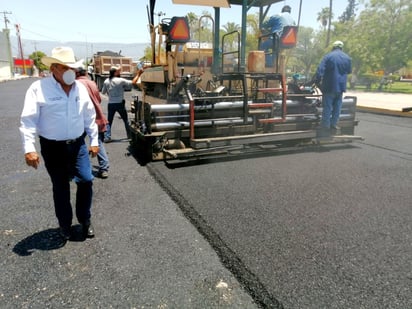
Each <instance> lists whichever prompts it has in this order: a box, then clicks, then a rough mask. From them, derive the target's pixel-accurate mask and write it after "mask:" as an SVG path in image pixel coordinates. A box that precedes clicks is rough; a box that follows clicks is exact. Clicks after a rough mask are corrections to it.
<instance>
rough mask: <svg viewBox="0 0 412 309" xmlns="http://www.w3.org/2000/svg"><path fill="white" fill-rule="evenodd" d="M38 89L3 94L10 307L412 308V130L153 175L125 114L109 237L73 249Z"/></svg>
mask: <svg viewBox="0 0 412 309" xmlns="http://www.w3.org/2000/svg"><path fill="white" fill-rule="evenodd" d="M30 82H31V81H27V82H26V81H19V82H18V81H13V82H8V83H7V85H5V84H0V102H1V107H0V108H1V114H0V117H1V118H2V121H1V125H2V126H3V127H2V128H3V132H4V133H5V135H4V137H3V141H2V148H1V151H0V153H1V156H2V158H3V162H6V164H4V166H2V167H1V168H2V169H3V170H2V172H3V173H2V175H3V176H2V178H1V179H2V189H1V200H2V208H1V210H0V211H1V217H0V218H1V219H0V222H1V230H0V239H1V249H2V250H1V253H0V254H1V255H0V258H1V262H0V263H1V264H0V269H1V270H0V275H1V276H2V279H3V280H2V283H1V284H0V307H1V308H3V307H4V308H15V307H22V308H45V307H47V308H103V307H104V308H106V307H107V308H257V307H268V308H282V307H284V308H305V309H306V308H314V309H317V308H402V309H403V308H411V307H412V297H411V296H410V295H412V291H411V290H412V288H411V278H412V276H411V272H410V269H411V262H410V258H409V257H410V256H411V254H412V252H411V251H412V248H411V246H410V244H411V242H410V235H411V228H410V219H411V216H412V214H411V211H410V202H408V201H410V198H411V195H410V189H408V188H410V185H411V177H410V175H411V173H410V167H409V164H408V162H410V161H411V159H410V158H411V155H412V150H411V148H410V143H409V144H408V143H405V141H408V136H410V129H411V124H410V120H409V119H407V118H402V119H398V118H396V120H394V119H395V118H393V117H387V118H386V117H383V118H381V117H379V116H375V115H373V114H369V113H362V114H361V115H360V118H361V122H360V125H359V127H358V128H357V129H356V133H357V134H359V135H362V136H367V137H368V138H367V139H366V140H365V141H362V142H359V143H356V144H355V145H350V146H348V147H346V146H345V147H338V148H336V150H332V151H328V150H324V151H319V152H316V151H303V152H293V153H289V154H288V155H278V156H269V157H256V158H242V159H240V160H234V159H231V160H220V161H219V160H217V161H206V162H202V163H207V164H202V163H200V162H199V163H198V164H187V165H185V164H181V165H179V164H177V165H174V166H173V165H169V166H166V165H165V164H164V163H163V162H157V163H151V164H148V165H147V166H143V167H142V166H140V165H139V164H137V163H136V161H135V160H134V158H133V157H132V156H130V154H129V153H128V149H127V145H128V143H127V141H126V140H125V139H124V137H125V132H124V128H123V124H122V121H121V119H119V118H117V117H115V120H114V126H115V127H114V129H115V131H114V134H113V138H114V140H115V141H114V142H113V143H110V144H107V145H106V147H107V150H108V151H109V156H110V158H111V162H112V168H111V171H110V176H109V178H108V179H106V180H102V179H96V181H95V184H94V188H95V204H94V225H95V228H96V233H97V235H96V238H95V239H89V240H86V241H84V240H82V239H80V238H79V237H77V236H76V235H75V237H73V239H72V240H71V241H69V242H67V243H65V244H63V243H61V241H60V240H59V239H58V237H57V230H56V227H57V226H56V220H55V217H54V215H53V207H52V203H51V195H50V184H49V179H48V176H47V174H46V173H45V170H44V166H42V167H41V168H40V169H39V170H37V171H35V170H32V169H29V168H27V167H26V166H25V164H24V162H23V155H22V152H21V145H20V142H19V137H18V130H17V127H18V116H19V113H20V111H21V107H22V100H23V99H22V98H23V96H24V91H25V89H26V88H27V86H28V84H29V83H30ZM131 94H133V93H130V94H128V96H129V97H130V95H131ZM371 97H373V96H371ZM10 128H14V129H10ZM381 132H383V133H382V134H381ZM159 184H160V186H159ZM77 228H78V227H77V226H75V227H74V232H76V231H77ZM205 238H206V239H207V241H206V240H205ZM3 248H4V249H5V250H3Z"/></svg>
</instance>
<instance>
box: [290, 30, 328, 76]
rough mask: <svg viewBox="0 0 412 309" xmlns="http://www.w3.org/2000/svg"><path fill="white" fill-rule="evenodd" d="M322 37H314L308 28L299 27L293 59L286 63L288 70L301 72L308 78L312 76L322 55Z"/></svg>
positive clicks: (313, 33)
mask: <svg viewBox="0 0 412 309" xmlns="http://www.w3.org/2000/svg"><path fill="white" fill-rule="evenodd" d="M323 39H324V38H323V36H320V35H316V33H315V31H314V30H313V29H312V28H310V27H303V26H301V27H299V36H298V42H297V44H296V48H295V49H294V51H293V53H292V55H293V58H294V59H292V60H291V61H289V62H288V68H289V69H290V71H292V72H301V73H303V74H304V75H306V76H308V77H310V76H311V75H313V74H314V72H315V70H316V68H317V66H318V64H319V62H320V59H321V58H322V56H323V54H324V49H323V47H322V46H323V44H320V42H322V41H323Z"/></svg>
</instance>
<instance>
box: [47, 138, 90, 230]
mask: <svg viewBox="0 0 412 309" xmlns="http://www.w3.org/2000/svg"><path fill="white" fill-rule="evenodd" d="M40 146H41V154H42V156H43V159H44V164H45V166H46V169H47V172H48V173H49V176H50V179H51V182H52V186H53V200H54V209H55V213H56V217H57V220H58V221H59V225H60V226H62V227H69V226H71V224H72V220H73V210H72V206H71V202H70V181H71V180H74V182H75V183H76V185H77V192H76V217H77V219H78V221H79V222H80V223H87V222H88V221H90V216H91V206H92V198H93V188H92V186H93V174H92V168H91V163H90V158H89V151H88V147H87V145H86V144H85V141H84V137H83V136H81V137H79V138H77V139H76V140H73V141H67V142H66V141H53V140H48V139H46V138H43V137H40Z"/></svg>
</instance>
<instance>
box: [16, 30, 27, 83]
mask: <svg viewBox="0 0 412 309" xmlns="http://www.w3.org/2000/svg"><path fill="white" fill-rule="evenodd" d="M15 26H16V33H17V43H18V46H19V53H20V58H21V59H22V60H23V74H24V75H26V62H25V60H24V53H23V45H22V44H21V36H20V25H19V24H16V25H15Z"/></svg>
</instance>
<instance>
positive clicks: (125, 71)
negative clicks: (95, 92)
mask: <svg viewBox="0 0 412 309" xmlns="http://www.w3.org/2000/svg"><path fill="white" fill-rule="evenodd" d="M92 65H93V69H94V72H93V79H94V80H95V81H96V84H97V87H98V88H99V90H102V87H103V83H104V81H105V79H106V78H107V77H109V71H110V68H111V67H112V66H118V67H120V68H121V77H124V78H127V79H133V77H134V76H135V75H136V64H135V63H134V62H133V60H132V58H130V57H125V56H122V55H120V53H116V52H113V51H110V50H106V51H103V52H97V53H95V54H94V55H93V61H92Z"/></svg>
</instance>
